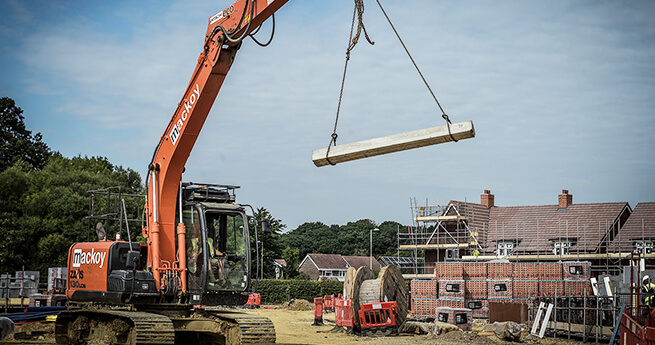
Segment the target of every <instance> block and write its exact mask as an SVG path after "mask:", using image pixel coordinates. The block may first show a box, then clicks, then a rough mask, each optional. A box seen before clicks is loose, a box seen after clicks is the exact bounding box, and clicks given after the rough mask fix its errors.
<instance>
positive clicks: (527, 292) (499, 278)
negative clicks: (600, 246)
mask: <svg viewBox="0 0 655 345" xmlns="http://www.w3.org/2000/svg"><path fill="white" fill-rule="evenodd" d="M435 269H436V275H435V276H436V277H438V278H437V279H436V280H413V281H412V282H411V289H412V294H411V298H412V301H411V303H412V308H413V309H412V313H413V316H415V317H435V314H434V313H435V308H437V307H449V308H469V309H471V310H472V315H473V317H476V318H487V317H489V303H490V302H525V303H529V299H530V298H535V297H539V296H543V297H550V296H583V295H585V294H586V295H591V294H592V292H591V284H590V282H589V273H590V269H591V264H590V263H589V262H565V263H553V262H545V263H534V262H520V263H483V262H467V263H463V262H441V263H437V264H436V266H435ZM483 274H486V276H483ZM473 278H478V279H473ZM469 304H470V306H469Z"/></svg>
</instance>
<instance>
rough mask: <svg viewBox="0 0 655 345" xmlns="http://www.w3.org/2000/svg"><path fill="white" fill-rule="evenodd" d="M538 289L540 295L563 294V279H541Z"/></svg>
mask: <svg viewBox="0 0 655 345" xmlns="http://www.w3.org/2000/svg"><path fill="white" fill-rule="evenodd" d="M539 290H540V291H541V295H542V296H564V281H563V280H541V281H539Z"/></svg>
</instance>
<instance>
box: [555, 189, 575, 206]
mask: <svg viewBox="0 0 655 345" xmlns="http://www.w3.org/2000/svg"><path fill="white" fill-rule="evenodd" d="M558 199H559V208H567V207H569V206H571V205H573V195H571V194H569V191H568V190H566V189H562V194H560V195H558Z"/></svg>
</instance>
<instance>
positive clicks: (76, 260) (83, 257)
mask: <svg viewBox="0 0 655 345" xmlns="http://www.w3.org/2000/svg"><path fill="white" fill-rule="evenodd" d="M105 256H107V253H106V252H96V251H95V249H94V248H91V251H90V252H85V251H83V250H82V249H81V248H78V249H75V250H74V251H73V267H80V265H100V268H102V266H103V265H104V264H105Z"/></svg>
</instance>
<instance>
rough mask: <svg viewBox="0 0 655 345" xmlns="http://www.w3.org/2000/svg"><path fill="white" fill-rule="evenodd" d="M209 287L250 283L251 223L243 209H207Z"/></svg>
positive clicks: (239, 286) (237, 288)
mask: <svg viewBox="0 0 655 345" xmlns="http://www.w3.org/2000/svg"><path fill="white" fill-rule="evenodd" d="M205 219H206V224H207V257H208V262H209V265H208V272H207V290H214V291H219V290H222V291H245V290H246V289H247V287H248V273H249V272H248V267H249V265H248V249H247V248H248V247H247V245H248V243H247V240H248V228H247V227H248V225H247V223H246V222H245V216H244V215H243V214H242V213H224V212H212V211H210V210H209V211H207V213H205Z"/></svg>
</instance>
